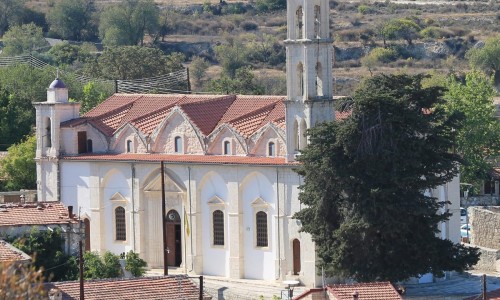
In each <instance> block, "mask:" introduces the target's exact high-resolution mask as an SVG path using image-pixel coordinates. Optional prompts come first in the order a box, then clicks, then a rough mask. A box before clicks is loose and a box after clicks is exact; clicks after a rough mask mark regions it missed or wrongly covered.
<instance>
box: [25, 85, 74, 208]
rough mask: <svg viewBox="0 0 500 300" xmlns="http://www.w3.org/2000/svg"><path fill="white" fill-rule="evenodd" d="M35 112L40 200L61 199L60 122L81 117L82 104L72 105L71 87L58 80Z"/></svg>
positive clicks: (36, 105)
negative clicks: (70, 99) (70, 97)
mask: <svg viewBox="0 0 500 300" xmlns="http://www.w3.org/2000/svg"><path fill="white" fill-rule="evenodd" d="M33 105H34V106H35V109H36V155H35V161H36V177H37V191H38V192H37V194H38V195H37V196H38V201H58V200H59V154H60V148H61V147H60V146H61V145H60V144H61V129H60V124H61V122H64V121H67V120H70V119H74V118H78V117H79V111H80V103H75V102H69V98H68V88H67V87H66V85H65V84H64V82H63V81H62V80H61V79H59V78H56V79H55V80H54V81H53V82H52V83H51V84H50V86H49V88H48V89H47V101H46V102H36V103H33Z"/></svg>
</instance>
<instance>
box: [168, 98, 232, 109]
mask: <svg viewBox="0 0 500 300" xmlns="http://www.w3.org/2000/svg"><path fill="white" fill-rule="evenodd" d="M214 96H216V95H214ZM229 98H234V100H236V98H237V96H236V95H220V96H219V97H215V98H208V99H205V100H201V101H195V102H186V103H183V104H177V105H178V106H180V107H182V106H190V105H198V104H204V103H208V102H213V101H223V100H226V99H229ZM184 99H190V97H187V96H185V97H184Z"/></svg>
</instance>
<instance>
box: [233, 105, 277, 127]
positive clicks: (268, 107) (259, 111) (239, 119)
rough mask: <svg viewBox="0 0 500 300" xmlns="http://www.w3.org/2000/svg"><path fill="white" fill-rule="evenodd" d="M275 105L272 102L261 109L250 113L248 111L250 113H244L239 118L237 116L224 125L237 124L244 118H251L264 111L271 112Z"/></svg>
mask: <svg viewBox="0 0 500 300" xmlns="http://www.w3.org/2000/svg"><path fill="white" fill-rule="evenodd" d="M276 103H277V102H273V103H270V104H268V105H265V106H263V107H260V108H257V109H256V110H252V111H250V112H248V113H246V114H244V115H241V116H239V117H237V118H234V119H231V120H229V121H228V122H226V123H233V122H238V121H241V120H242V119H245V118H247V117H249V116H252V115H256V114H259V113H261V112H264V111H266V110H267V111H272V110H273V109H274V108H275V107H276Z"/></svg>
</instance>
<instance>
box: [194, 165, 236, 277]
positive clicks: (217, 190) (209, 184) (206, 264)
mask: <svg viewBox="0 0 500 300" xmlns="http://www.w3.org/2000/svg"><path fill="white" fill-rule="evenodd" d="M226 182H227V180H224V179H222V177H221V176H220V175H219V174H218V173H216V172H209V173H208V174H206V175H205V177H204V178H203V179H202V180H201V184H200V187H199V190H200V201H201V210H202V211H201V215H202V217H201V222H202V224H205V225H204V226H203V228H202V232H201V235H202V239H203V241H202V243H203V248H202V251H203V257H204V259H203V273H204V274H207V275H215V276H229V243H228V242H229V241H228V238H229V235H228V232H229V224H228V209H227V206H228V204H229V203H228V196H229V195H228V190H227V184H226ZM214 197H218V198H219V199H220V200H222V201H223V202H224V204H222V205H219V204H208V202H209V201H211V200H214ZM217 200H218V199H217ZM215 210H221V211H222V212H223V213H224V246H214V245H213V223H212V212H213V211H215Z"/></svg>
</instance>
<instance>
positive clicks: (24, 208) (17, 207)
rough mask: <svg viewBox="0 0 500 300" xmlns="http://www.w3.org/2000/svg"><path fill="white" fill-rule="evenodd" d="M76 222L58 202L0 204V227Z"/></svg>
mask: <svg viewBox="0 0 500 300" xmlns="http://www.w3.org/2000/svg"><path fill="white" fill-rule="evenodd" d="M68 222H76V220H75V219H70V218H69V216H68V209H67V208H66V207H65V206H64V205H63V204H62V203H60V202H33V203H26V204H18V203H9V204H0V226H23V225H50V224H68Z"/></svg>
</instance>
